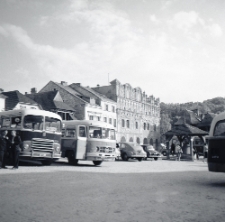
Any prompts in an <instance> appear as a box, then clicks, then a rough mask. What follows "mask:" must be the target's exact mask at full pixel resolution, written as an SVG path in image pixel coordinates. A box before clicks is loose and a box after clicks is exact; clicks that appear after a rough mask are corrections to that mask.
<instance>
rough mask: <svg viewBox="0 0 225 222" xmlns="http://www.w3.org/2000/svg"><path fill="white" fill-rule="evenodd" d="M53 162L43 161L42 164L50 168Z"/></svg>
mask: <svg viewBox="0 0 225 222" xmlns="http://www.w3.org/2000/svg"><path fill="white" fill-rule="evenodd" d="M52 162H53V161H52V160H42V161H41V163H42V165H43V166H50V165H51V164H52Z"/></svg>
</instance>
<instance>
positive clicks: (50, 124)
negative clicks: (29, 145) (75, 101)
mask: <svg viewBox="0 0 225 222" xmlns="http://www.w3.org/2000/svg"><path fill="white" fill-rule="evenodd" d="M45 129H46V131H51V132H60V131H61V121H60V120H59V119H56V118H53V117H48V116H46V117H45Z"/></svg>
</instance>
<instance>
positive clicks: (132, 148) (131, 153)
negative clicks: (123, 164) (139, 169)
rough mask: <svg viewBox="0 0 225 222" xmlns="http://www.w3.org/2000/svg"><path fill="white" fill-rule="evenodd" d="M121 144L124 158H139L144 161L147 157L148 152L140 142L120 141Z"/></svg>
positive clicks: (126, 159)
mask: <svg viewBox="0 0 225 222" xmlns="http://www.w3.org/2000/svg"><path fill="white" fill-rule="evenodd" d="M119 146H120V153H121V158H122V160H125V161H128V160H129V159H137V160H138V161H142V160H143V159H144V158H146V153H145V152H144V151H143V149H142V147H141V146H140V145H139V144H136V143H120V144H119Z"/></svg>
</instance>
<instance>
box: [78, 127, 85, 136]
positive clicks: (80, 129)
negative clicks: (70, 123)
mask: <svg viewBox="0 0 225 222" xmlns="http://www.w3.org/2000/svg"><path fill="white" fill-rule="evenodd" d="M79 136H80V137H86V130H85V127H84V126H79Z"/></svg>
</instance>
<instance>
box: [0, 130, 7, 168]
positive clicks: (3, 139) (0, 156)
mask: <svg viewBox="0 0 225 222" xmlns="http://www.w3.org/2000/svg"><path fill="white" fill-rule="evenodd" d="M7 133H8V131H7V130H3V131H2V132H1V135H0V169H1V168H3V169H7V167H6V166H5V164H6V153H7V151H8V148H9V140H8V137H7V136H6V135H7Z"/></svg>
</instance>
